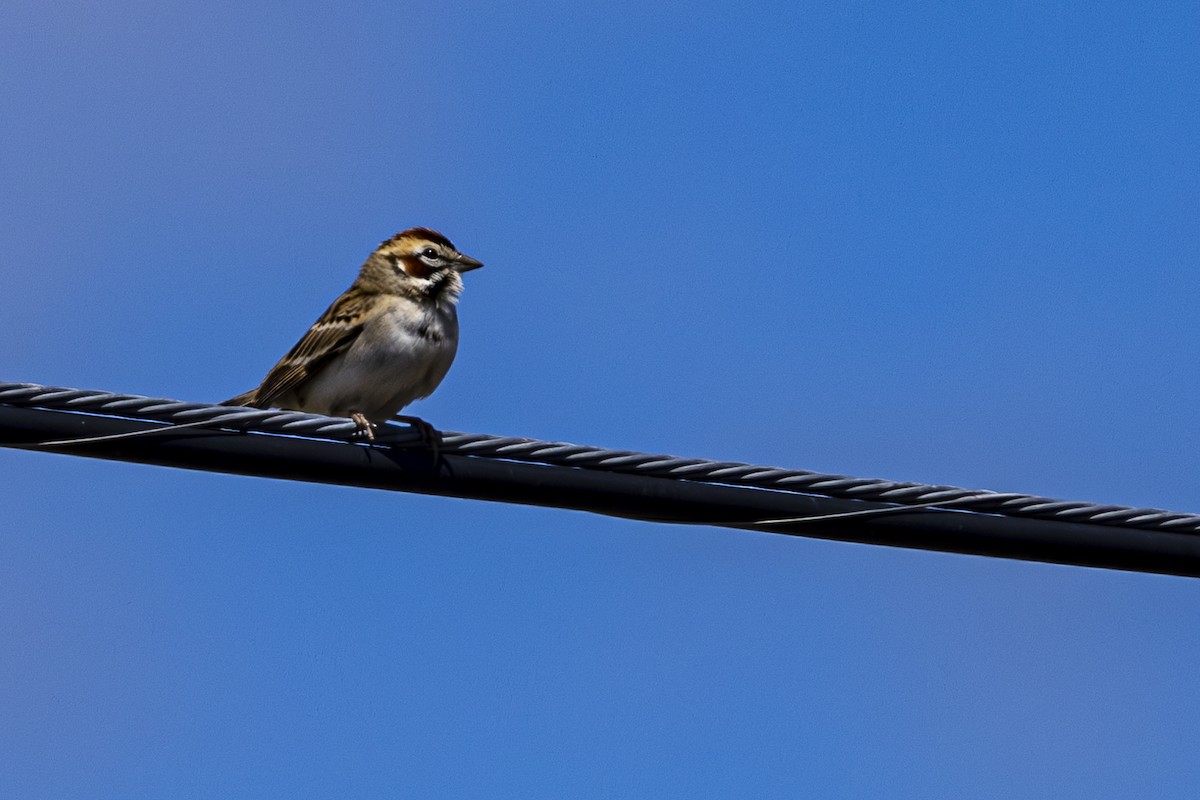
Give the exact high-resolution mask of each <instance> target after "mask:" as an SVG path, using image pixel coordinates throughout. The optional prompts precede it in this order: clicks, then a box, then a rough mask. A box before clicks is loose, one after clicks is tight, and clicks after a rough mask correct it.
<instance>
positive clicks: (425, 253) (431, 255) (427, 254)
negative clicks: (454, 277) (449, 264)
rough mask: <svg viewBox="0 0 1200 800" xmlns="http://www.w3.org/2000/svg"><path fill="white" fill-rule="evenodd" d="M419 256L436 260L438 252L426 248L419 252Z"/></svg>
mask: <svg viewBox="0 0 1200 800" xmlns="http://www.w3.org/2000/svg"><path fill="white" fill-rule="evenodd" d="M421 255H423V256H425V257H426V258H428V259H436V258H437V257H438V251H437V250H434V249H433V248H432V247H426V248H425V249H424V250H422V251H421Z"/></svg>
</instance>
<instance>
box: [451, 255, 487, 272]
mask: <svg viewBox="0 0 1200 800" xmlns="http://www.w3.org/2000/svg"><path fill="white" fill-rule="evenodd" d="M482 266H483V262H482V261H476V260H475V259H473V258H471V257H470V256H464V255H463V254H462V253H459V254H458V258H457V259H455V261H454V268H455V269H456V270H458V271H459V272H470V271H471V270H473V269H479V268H480V267H482Z"/></svg>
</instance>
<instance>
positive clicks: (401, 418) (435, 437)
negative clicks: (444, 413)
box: [392, 414, 442, 459]
mask: <svg viewBox="0 0 1200 800" xmlns="http://www.w3.org/2000/svg"><path fill="white" fill-rule="evenodd" d="M392 419H393V420H395V421H397V422H403V423H406V424H407V425H409V426H410V427H411V428H412V429H413V430H415V431H416V432H417V434H418V435H420V437H421V444H422V445H424V446H425V447H427V448H429V449H430V450H432V451H433V457H434V458H435V459H436V458H437V457H438V454H439V451H440V449H441V446H442V435H441V434H440V433H438V431H437V428H435V427H433V426H432V425H430V424H429V423H428V422H426V421H425V420H423V419H421V418H420V417H410V416H407V415H405V414H397V415H396V416H394V417H392Z"/></svg>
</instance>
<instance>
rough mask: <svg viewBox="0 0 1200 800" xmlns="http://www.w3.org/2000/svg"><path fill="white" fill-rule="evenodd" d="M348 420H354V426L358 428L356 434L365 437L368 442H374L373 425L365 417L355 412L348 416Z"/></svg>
mask: <svg viewBox="0 0 1200 800" xmlns="http://www.w3.org/2000/svg"><path fill="white" fill-rule="evenodd" d="M350 419H352V420H354V424H355V425H357V426H358V430H357V431H355V433H356V434H358V435H359V436H365V437H366V439H367V441H368V442H373V441H375V425H374V424H372V423H371V421H370V420H369V419H367V418H366V416H365V415H363V414H360V413H359V412H357V411H355V412H354V413H353V414H351V415H350Z"/></svg>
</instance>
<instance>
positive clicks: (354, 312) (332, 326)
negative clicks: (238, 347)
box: [250, 292, 379, 408]
mask: <svg viewBox="0 0 1200 800" xmlns="http://www.w3.org/2000/svg"><path fill="white" fill-rule="evenodd" d="M375 300H376V297H375V296H374V295H369V294H362V293H360V292H346V293H345V294H343V295H342V296H341V297H339V298H338V299H337V300H334V301H333V305H331V306H330V307H329V308H327V309H326V310H325V313H324V314H322V315H321V318H320V319H318V320H317V321H316V322H314V323H313V326H312V327H311V328H309V329H308V333H306V334H304V337H303V338H301V339H300V341H298V342H296V346H295V347H293V348H292V349H291V350H289V351H288V353H287V355H286V356H284V357H283V358H281V359H280V360H279V363H278V364H276V365H275V366H274V367H272V368H271V371H270V372H268V373H267V377H265V378H263V382H262V384H261V385H260V386H259V387H258V388H257V389H255V390H254V391H253V392H252V394H253V396H254V397H253V399H254V402H253V403H250V405H253V406H256V407H258V408H270V407H271V405H272V404H273V403H274V402H275V401H276V400H277V399H279V398H280V397H281V396H283V395H285V394H287V393H288V392H289V391H291V390H292V389H294V388H296V387H297V386H298V385H300V384H301V383H302V382H304V381H305V380H306V379H307V378H309V377H310V376H312V375H314V374H316V372H317V371H318V370H319V369H320V368H321V367H322V366H323V365H324V364H325V362H326V361H328V360H329V359H330V358H331V357H333V356H334V355H336V354H337V353H340V352H342V351H343V350H345V349H346V348H347V347H349V346H350V344H351V343H352V342H353V341H354V339H355V338H356V337H357V336H358V334H359V333H360V332H361V331H362V328H363V323H364V322H366V321H367V319H368V317H370V316H371V313H372V310H373V309H376V308H378V307H379V306H378V305H377V304H376V302H375Z"/></svg>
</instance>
